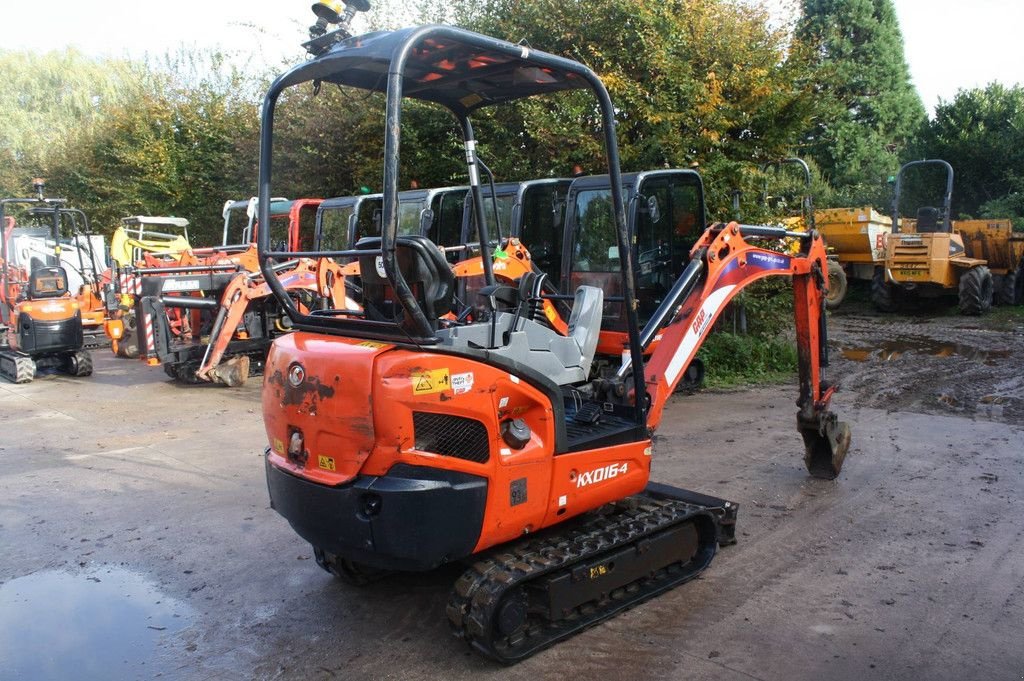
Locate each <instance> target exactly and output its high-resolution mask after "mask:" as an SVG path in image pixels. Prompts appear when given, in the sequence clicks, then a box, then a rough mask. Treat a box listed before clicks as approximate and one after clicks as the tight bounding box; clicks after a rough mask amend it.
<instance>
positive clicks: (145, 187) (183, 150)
mask: <svg viewBox="0 0 1024 681" xmlns="http://www.w3.org/2000/svg"><path fill="white" fill-rule="evenodd" d="M203 58H209V59H210V61H211V63H210V70H208V71H206V73H207V74H208V75H206V76H204V77H203V78H202V79H199V80H195V79H194V78H192V77H189V78H188V79H187V80H185V81H181V80H177V79H176V77H174V76H172V75H171V72H170V71H162V70H156V69H155V68H152V67H151V69H150V70H147V71H146V73H145V77H144V78H143V79H142V83H141V85H140V86H139V87H138V88H136V89H135V91H134V92H133V94H132V96H131V97H128V98H124V99H123V101H116V102H114V103H110V104H105V105H102V106H100V107H99V115H98V117H97V120H96V122H95V123H94V124H93V125H92V126H91V127H89V128H88V129H86V130H83V131H80V132H79V133H78V135H77V137H76V138H75V139H74V141H73V143H72V144H70V145H69V146H68V148H67V150H66V152H65V153H63V154H61V155H60V156H59V157H57V158H54V159H52V160H51V162H50V169H49V170H50V186H51V188H52V190H53V192H54V193H56V192H60V193H62V194H64V195H66V196H68V197H69V198H70V199H71V200H72V202H73V203H74V204H75V205H76V206H77V207H79V208H81V209H83V210H84V211H85V212H86V214H87V215H89V216H90V220H91V221H92V223H93V225H94V228H96V229H97V230H98V231H110V230H112V229H113V228H114V226H116V225H117V222H118V220H119V218H121V217H123V216H125V215H133V214H140V213H141V214H150V215H176V216H181V217H185V218H188V219H189V221H190V222H191V223H192V227H191V228H190V232H191V233H192V234H193V235H195V236H196V238H195V239H194V242H195V243H198V244H202V245H208V244H211V243H215V242H216V240H217V239H219V237H220V231H221V225H222V222H221V206H222V205H223V203H224V201H225V199H228V198H235V199H237V198H248V197H249V196H252V195H253V194H254V193H255V191H256V166H257V159H258V151H257V140H258V130H259V122H258V115H257V108H256V105H255V103H254V102H252V101H251V100H250V99H249V97H251V95H250V94H249V93H250V92H251V91H252V90H253V88H251V87H249V85H248V83H247V82H246V79H244V78H243V77H242V76H241V75H239V74H237V73H236V72H233V71H230V70H227V71H226V72H225V73H224V74H218V71H217V68H218V64H217V58H216V56H215V55H213V56H211V55H206V57H203V56H194V57H191V58H190V59H192V60H195V59H203ZM186 71H187V69H183V70H181V72H182V73H185V72H186Z"/></svg>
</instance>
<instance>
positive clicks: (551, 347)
mask: <svg viewBox="0 0 1024 681" xmlns="http://www.w3.org/2000/svg"><path fill="white" fill-rule="evenodd" d="M543 281H544V279H543V275H542V276H541V277H539V278H533V277H531V276H530V274H527V275H525V276H524V277H523V280H521V281H520V286H519V288H518V291H517V290H516V289H514V288H511V287H503V286H502V287H494V288H493V289H492V290H490V291H487V289H485V291H487V292H488V293H491V294H495V295H494V296H493V297H494V298H496V299H498V300H497V301H496V302H501V303H509V302H512V301H510V300H507V299H506V298H507V296H508V294H509V293H514V294H517V295H515V297H516V298H518V303H517V304H516V305H514V306H513V307H514V309H515V310H516V311H515V312H514V313H513V312H505V311H501V310H499V309H493V307H492V310H491V312H492V317H491V319H490V320H488V321H485V322H480V323H476V324H468V325H466V326H451V327H448V328H445V329H441V330H440V331H438V334H437V336H438V338H439V339H440V341H441V344H442V346H448V347H451V348H454V349H459V348H467V349H468V348H473V349H486V350H487V352H488V353H490V354H492V355H498V356H501V357H503V358H504V359H506V360H508V361H511V362H513V363H517V364H521V365H523V366H527V367H530V368H532V369H533V370H534V371H536V372H538V373H541V374H543V375H545V376H547V377H548V378H549V379H551V381H552V382H553V383H555V384H556V385H559V386H570V385H574V384H577V383H583V382H584V381H586V380H587V379H588V378H589V376H590V366H591V364H592V363H593V361H594V353H595V352H596V351H597V342H598V337H599V335H600V333H601V321H602V315H603V311H604V291H602V290H601V289H599V288H597V287H595V286H580V287H579V288H577V289H576V295H575V297H574V300H573V306H572V314H571V315H570V316H569V329H568V335H566V336H563V335H562V334H560V333H558V332H557V331H555V330H554V329H552V328H551V326H550V323H548V322H547V321H546V320H545V321H544V322H540V321H538V319H539V316H540V315H542V314H543V313H542V312H540V313H538V309H537V308H538V307H539V305H540V304H541V303H542V301H541V300H540V292H541V290H542V287H543ZM495 307H496V306H495Z"/></svg>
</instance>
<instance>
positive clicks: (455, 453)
mask: <svg viewBox="0 0 1024 681" xmlns="http://www.w3.org/2000/svg"><path fill="white" fill-rule="evenodd" d="M412 425H413V430H414V432H415V439H416V449H419V450H421V451H424V452H432V453H434V454H441V455H443V456H452V457H455V458H456V459H464V460H466V461H475V462H476V463H485V462H486V461H487V460H488V459H489V458H490V457H491V445H490V440H489V439H488V437H487V428H486V427H485V426H484V424H483V423H481V422H480V421H477V420H476V419H467V418H464V417H462V416H450V415H448V414H434V413H431V412H426V411H414V412H413V413H412Z"/></svg>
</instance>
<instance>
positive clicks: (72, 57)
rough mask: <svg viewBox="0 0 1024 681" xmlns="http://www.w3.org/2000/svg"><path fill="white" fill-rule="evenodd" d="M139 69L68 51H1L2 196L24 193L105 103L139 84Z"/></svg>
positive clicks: (97, 118)
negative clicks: (40, 52)
mask: <svg viewBox="0 0 1024 681" xmlns="http://www.w3.org/2000/svg"><path fill="white" fill-rule="evenodd" d="M140 78H141V73H140V70H139V69H138V68H137V67H136V66H135V65H133V64H130V63H129V62H126V61H123V60H116V59H92V58H89V57H86V56H84V55H82V54H81V53H79V52H76V51H75V50H73V49H67V50H64V51H63V52H48V53H46V54H32V53H27V52H10V51H2V50H0V82H2V83H3V88H0V166H2V169H0V194H3V195H4V196H12V195H18V196H23V195H25V194H26V193H28V192H29V191H30V186H29V183H30V180H31V178H32V177H33V176H39V175H43V176H45V175H46V174H47V173H48V172H49V165H50V162H51V160H52V159H53V158H55V157H58V156H59V155H60V154H62V153H63V152H64V151H65V150H66V149H67V148H68V146H69V145H71V144H74V143H75V142H76V141H77V139H78V136H79V135H80V134H81V133H83V132H85V131H88V130H91V129H92V128H93V126H94V125H96V124H97V122H98V121H100V120H101V118H102V116H103V115H104V114H103V112H104V109H105V107H107V106H112V105H116V104H118V103H120V102H123V101H124V100H125V99H126V98H127V97H129V96H130V94H131V93H132V92H133V91H134V89H135V88H136V87H137V85H138V83H139V81H140Z"/></svg>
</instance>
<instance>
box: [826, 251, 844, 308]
mask: <svg viewBox="0 0 1024 681" xmlns="http://www.w3.org/2000/svg"><path fill="white" fill-rule="evenodd" d="M846 287H847V283H846V271H845V270H844V269H843V266H842V265H840V264H839V263H838V262H836V261H835V260H829V261H828V293H827V294H826V295H825V307H826V308H828V309H829V310H834V309H836V308H837V307H839V305H840V304H841V303H842V302H843V299H844V298H846Z"/></svg>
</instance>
